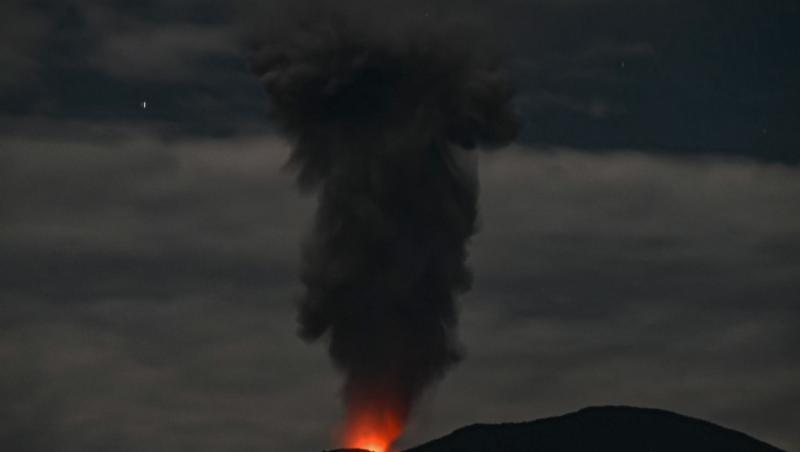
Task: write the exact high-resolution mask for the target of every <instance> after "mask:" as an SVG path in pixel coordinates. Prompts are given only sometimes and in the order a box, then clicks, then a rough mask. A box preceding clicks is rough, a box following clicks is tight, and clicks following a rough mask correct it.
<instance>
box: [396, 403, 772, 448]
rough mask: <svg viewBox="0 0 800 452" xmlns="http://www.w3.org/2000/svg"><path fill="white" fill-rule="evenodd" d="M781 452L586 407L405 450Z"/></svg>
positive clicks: (721, 432)
mask: <svg viewBox="0 0 800 452" xmlns="http://www.w3.org/2000/svg"><path fill="white" fill-rule="evenodd" d="M444 451H447V452H451V451H452V452H456V451H457V452H598V451H609V452H612V451H613V452H694V451H698V452H699V451H702V452H778V451H780V449H777V448H775V447H772V446H770V445H768V444H766V443H764V442H761V441H759V440H757V439H755V438H752V437H750V436H747V435H745V434H744V433H740V432H736V431H734V430H730V429H727V428H724V427H720V426H718V425H715V424H712V423H710V422H706V421H702V420H699V419H693V418H690V417H686V416H682V415H679V414H675V413H671V412H669V411H663V410H655V409H644V408H631V407H596V408H585V409H583V410H580V411H577V412H575V413H570V414H567V415H564V416H560V417H554V418H547V419H541V420H537V421H532V422H524V423H517V424H497V425H482V424H476V425H472V426H469V427H464V428H461V429H459V430H456V431H455V432H453V433H451V434H449V435H447V436H445V437H442V438H439V439H437V440H434V441H431V442H429V443H426V444H423V445H421V446H418V447H415V448H413V449H409V450H407V451H406V452H444Z"/></svg>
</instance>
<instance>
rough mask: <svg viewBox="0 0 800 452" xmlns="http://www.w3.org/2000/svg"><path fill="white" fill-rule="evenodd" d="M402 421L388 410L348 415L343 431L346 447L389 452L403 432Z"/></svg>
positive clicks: (373, 410)
mask: <svg viewBox="0 0 800 452" xmlns="http://www.w3.org/2000/svg"><path fill="white" fill-rule="evenodd" d="M403 424H404V422H403V419H402V418H401V416H399V415H398V414H397V413H395V412H393V410H391V409H389V408H384V409H378V410H375V409H372V410H364V411H358V412H355V413H350V415H349V416H348V420H347V425H346V426H345V431H344V442H345V446H346V447H352V448H356V449H366V450H371V451H373V452H389V451H390V450H391V449H390V448H391V446H392V444H393V443H394V442H395V441H396V440H397V438H398V437H399V436H400V433H402V432H403Z"/></svg>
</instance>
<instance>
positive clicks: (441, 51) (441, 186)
mask: <svg viewBox="0 0 800 452" xmlns="http://www.w3.org/2000/svg"><path fill="white" fill-rule="evenodd" d="M426 28H428V27H408V28H407V29H406V30H404V31H398V30H397V29H394V30H393V31H392V32H391V33H389V32H385V33H384V32H379V31H376V30H374V29H372V30H370V29H367V28H366V27H356V26H353V24H352V22H351V21H347V20H344V19H342V18H334V17H326V18H324V19H319V20H315V21H308V22H306V23H305V24H303V25H302V26H301V27H299V30H298V31H296V32H293V33H291V34H290V35H282V36H280V37H276V38H275V39H272V40H265V41H264V42H261V43H260V44H259V45H258V46H257V47H256V51H255V54H254V57H253V68H254V70H255V72H256V73H257V74H258V76H259V77H260V79H261V82H262V83H263V85H264V87H265V89H266V91H267V93H268V94H269V96H270V100H271V103H272V107H273V114H274V117H275V119H276V121H277V123H278V124H279V125H280V126H281V127H282V130H283V131H284V132H285V133H286V134H287V135H288V136H289V137H290V138H291V140H292V143H293V151H292V156H291V161H290V165H291V166H292V167H293V168H295V169H296V171H297V178H298V182H299V185H300V186H301V188H303V189H307V190H313V191H316V192H318V194H319V206H318V210H317V213H316V218H315V224H314V226H313V230H312V233H311V235H310V237H309V239H308V241H307V243H306V244H305V247H304V255H303V257H304V264H303V270H302V280H303V283H304V284H305V294H304V296H303V297H302V299H301V302H300V306H299V311H300V312H299V322H300V326H301V335H302V336H303V337H304V338H305V339H307V340H310V341H314V340H318V339H320V338H322V337H326V338H327V340H328V341H329V348H330V355H331V357H332V358H333V361H334V363H335V364H336V366H337V367H338V368H339V369H341V370H342V371H343V372H344V374H345V378H346V379H345V384H344V391H343V392H344V401H345V405H346V409H347V420H346V426H345V432H344V439H343V440H344V441H345V442H346V443H347V444H345V445H346V446H351V447H364V448H372V449H376V450H383V449H386V448H388V446H389V445H390V444H391V443H392V442H393V441H394V440H395V439H396V438H397V437H398V436H399V435H400V433H401V430H402V428H403V426H404V424H405V422H406V420H407V418H408V416H409V414H410V412H411V410H412V407H413V405H414V402H415V401H416V400H417V399H418V397H419V396H420V395H421V394H422V392H423V391H424V390H425V388H426V387H427V386H428V385H430V384H431V383H432V382H434V381H436V380H437V379H438V378H440V377H441V376H442V375H443V374H444V372H445V371H446V370H447V369H448V368H449V367H450V366H452V365H453V364H455V363H456V362H457V361H458V360H459V346H458V341H457V339H456V335H455V331H454V329H455V326H456V311H455V305H454V302H455V297H456V295H457V294H459V293H461V292H464V291H466V290H467V289H468V288H469V286H470V279H471V277H470V272H469V270H468V269H467V267H466V265H465V261H466V257H467V253H466V249H465V248H466V244H467V242H468V240H469V238H470V237H471V236H472V235H473V234H474V233H475V221H476V213H477V181H476V177H475V174H476V172H475V168H474V165H475V161H476V160H475V158H474V156H470V155H469V154H470V152H469V150H471V149H474V148H476V147H483V148H492V147H496V146H500V145H504V144H507V143H508V142H509V141H510V140H512V139H513V138H514V136H515V134H516V131H517V122H516V120H515V117H514V115H513V114H512V112H511V109H510V106H509V101H510V98H511V90H510V88H509V86H508V84H507V82H506V78H505V77H504V74H503V72H502V70H501V68H500V67H499V65H498V62H497V61H496V59H494V58H491V57H490V56H489V55H487V54H486V53H485V52H479V51H477V50H475V49H476V47H477V46H474V42H473V40H466V39H465V38H466V37H468V36H467V34H465V33H461V32H458V33H457V32H453V30H450V31H447V32H444V31H436V32H434V31H431V30H430V29H429V28H428V29H426ZM467 42H469V43H471V44H467ZM460 43H462V44H460Z"/></svg>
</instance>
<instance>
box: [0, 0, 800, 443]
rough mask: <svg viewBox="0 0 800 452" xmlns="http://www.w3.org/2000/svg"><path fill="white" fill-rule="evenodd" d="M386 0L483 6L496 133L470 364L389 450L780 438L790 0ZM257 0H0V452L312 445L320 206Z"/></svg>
mask: <svg viewBox="0 0 800 452" xmlns="http://www.w3.org/2000/svg"><path fill="white" fill-rule="evenodd" d="M382 1H383V4H382V6H381V8H382V11H383V13H384V14H385V18H383V19H382V20H387V21H391V20H392V17H393V16H394V15H399V14H401V13H402V14H404V15H407V14H420V15H421V17H420V20H421V21H425V22H427V23H430V24H436V23H439V22H440V21H441V22H444V21H446V20H450V19H452V18H454V17H463V18H465V20H469V21H473V22H479V23H480V24H481V25H482V28H481V29H482V30H483V34H482V35H481V36H482V37H481V39H484V40H486V41H487V43H488V42H490V43H491V46H493V47H496V48H497V49H499V53H500V54H501V55H502V56H503V57H504V58H505V61H506V66H507V70H508V74H509V76H510V78H511V80H512V81H513V84H514V86H515V88H516V96H515V98H514V101H513V105H514V109H515V110H516V112H517V114H518V116H519V119H520V123H521V126H522V127H521V131H520V135H519V138H518V139H517V140H516V142H514V143H513V144H511V145H509V146H507V147H505V148H503V149H498V150H495V151H492V152H490V153H480V155H479V156H478V160H479V173H480V190H481V191H480V214H479V216H480V221H479V223H480V231H479V233H478V234H477V235H476V236H475V237H474V239H473V240H472V242H471V244H470V247H469V250H470V257H469V265H470V267H471V268H472V272H473V274H474V284H473V288H472V290H471V291H470V292H469V293H467V294H466V295H464V296H463V297H461V299H460V301H459V305H460V322H459V323H460V324H459V337H460V340H461V342H462V343H463V348H464V351H465V359H464V361H463V362H461V363H460V364H459V365H458V366H457V367H455V368H454V369H453V370H452V371H451V372H450V373H449V374H448V375H447V376H446V377H445V378H444V379H443V380H442V381H441V382H440V383H439V384H438V386H437V387H436V388H435V390H434V391H432V392H429V393H428V395H427V396H426V397H425V398H424V399H423V400H422V402H421V404H420V406H419V407H418V410H417V413H416V416H415V418H414V420H413V422H412V424H411V425H410V426H409V429H408V431H407V433H406V435H405V436H404V438H403V439H402V441H401V442H400V443H399V444H398V445H399V446H400V447H406V446H412V445H415V444H418V443H420V442H422V441H425V440H428V439H431V438H434V437H438V436H441V435H443V434H446V433H448V432H450V431H451V430H453V429H455V428H458V427H460V426H463V425H466V424H470V423H474V422H501V421H522V420H530V419H535V418H539V417H544V416H552V415H558V414H562V413H565V412H568V411H572V410H575V409H579V408H582V407H584V406H589V405H602V404H626V405H636V406H648V407H658V408H663V409H668V410H673V411H677V412H680V413H683V414H686V415H690V416H695V417H699V418H703V419H706V420H709V421H712V422H715V423H719V424H722V425H724V426H726V427H730V428H734V429H737V430H741V431H744V432H746V433H748V434H751V435H754V436H756V437H758V438H760V439H762V440H764V441H767V442H770V443H772V444H774V445H776V446H778V447H781V448H784V449H787V450H798V449H800V430H798V429H797V426H798V425H800V352H798V349H797V344H798V343H800V332H798V327H799V326H800V209H798V205H799V204H798V203H799V201H800V127H799V126H800V108H798V104H800V46H798V43H800V4H798V3H797V2H796V1H793V0H786V1H783V0H761V1H759V0H751V1H738V0H728V1H699V0H698V1H690V0H647V1H644V0H639V1H625V0H542V1H534V0H530V1H522V0H501V1H495V2H491V5H489V2H478V1H467V0H452V1H440V2H418V1H406V2H403V1H395V2H390V1H388V0H382ZM284 2H285V3H287V4H288V3H291V2H289V0H284ZM133 3H135V4H133ZM256 3H258V4H256ZM265 5H266V6H265ZM421 5H426V6H424V7H423V6H421ZM281 6H282V5H281V2H279V1H277V0H271V1H264V2H248V1H243V0H239V1H234V2H222V1H208V0H162V1H141V2H122V1H99V0H98V1H93V0H64V1H59V2H55V1H49V0H40V1H24V0H4V1H3V2H1V3H0V369H2V370H0V449H2V450H4V451H5V450H8V451H14V452H32V451H64V452H73V451H74V452H78V451H81V452H84V451H86V452H91V451H108V450H114V451H119V452H128V451H137V452H139V451H141V452H144V451H148V452H156V451H159V452H160V451H164V452H173V451H179V450H192V451H197V452H206V451H208V452H211V451H214V452H217V451H231V452H234V451H236V452H244V451H267V450H275V451H279V450H292V451H295V450H296V451H316V450H320V449H323V448H326V447H331V446H335V445H336V444H334V441H332V435H333V431H334V430H335V429H336V427H337V426H338V425H339V424H340V423H341V401H340V397H339V391H340V384H341V375H340V374H338V373H337V372H336V370H335V369H334V368H333V366H332V365H331V362H330V358H329V357H328V355H327V354H326V352H325V347H324V346H322V344H315V345H308V344H306V343H304V342H303V341H302V340H300V339H299V338H298V336H297V322H296V306H295V300H296V299H297V297H298V294H299V293H300V292H301V285H300V282H299V279H298V268H299V266H300V259H301V253H300V246H301V244H302V243H303V240H304V237H305V236H306V235H307V232H308V230H309V228H310V225H311V220H312V216H313V212H314V209H315V204H316V201H315V197H314V195H313V194H309V193H305V194H304V193H301V192H300V191H298V190H297V187H296V184H295V181H294V176H293V174H292V173H291V172H289V171H286V169H285V163H286V160H287V158H288V156H289V153H290V144H289V143H288V142H287V139H286V137H285V136H284V135H283V134H282V133H280V131H279V130H278V128H277V127H276V124H275V121H274V116H273V114H272V111H271V106H270V102H269V100H268V97H267V94H266V93H265V92H264V90H263V88H262V87H261V85H260V83H259V80H258V78H257V77H256V76H255V75H254V74H253V73H252V72H251V70H250V67H249V62H248V46H247V42H246V41H247V39H246V38H245V37H244V35H245V34H246V33H245V32H253V30H254V29H255V30H258V28H259V24H264V25H263V26H265V27H266V26H269V24H270V23H272V22H274V20H275V17H274V16H273V17H269V14H276V13H275V11H280V10H282V9H283V8H281ZM387 18H388V19H387ZM254 25H255V27H254ZM283 26H286V24H283ZM144 102H146V108H145V105H144V104H143V103H144Z"/></svg>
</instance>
